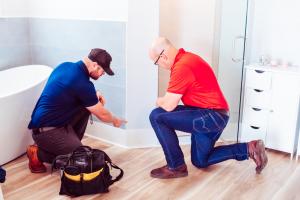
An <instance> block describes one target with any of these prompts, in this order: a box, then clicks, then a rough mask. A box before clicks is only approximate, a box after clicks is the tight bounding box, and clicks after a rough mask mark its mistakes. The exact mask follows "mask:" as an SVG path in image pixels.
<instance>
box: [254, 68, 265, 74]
mask: <svg viewBox="0 0 300 200" xmlns="http://www.w3.org/2000/svg"><path fill="white" fill-rule="evenodd" d="M254 71H256V72H257V73H260V74H261V73H264V72H265V71H263V70H258V69H256V70H254Z"/></svg>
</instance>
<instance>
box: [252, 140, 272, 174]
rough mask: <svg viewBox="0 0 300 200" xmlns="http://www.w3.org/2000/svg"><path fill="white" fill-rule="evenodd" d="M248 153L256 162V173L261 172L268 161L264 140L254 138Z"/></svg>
mask: <svg viewBox="0 0 300 200" xmlns="http://www.w3.org/2000/svg"><path fill="white" fill-rule="evenodd" d="M248 153H249V157H250V158H252V159H253V160H254V162H255V164H256V168H255V170H256V173H257V174H260V173H261V171H262V170H263V169H264V168H265V167H266V165H267V163H268V157H267V154H266V150H265V145H264V142H263V141H262V140H254V141H251V142H249V143H248Z"/></svg>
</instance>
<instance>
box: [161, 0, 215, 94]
mask: <svg viewBox="0 0 300 200" xmlns="http://www.w3.org/2000/svg"><path fill="white" fill-rule="evenodd" d="M215 4H216V0H209V1H207V0H160V35H162V36H165V37H167V38H169V39H170V40H171V42H173V43H174V44H175V46H177V47H179V48H180V47H183V48H184V49H185V50H187V51H191V52H193V53H196V54H198V55H200V56H201V57H202V58H204V59H205V60H206V61H207V62H208V63H209V64H212V63H213V47H214V34H215V32H214V28H215V27H214V26H215V10H216V7H215ZM168 80H169V72H168V71H165V70H162V69H160V70H159V95H160V96H161V95H163V94H164V92H165V90H166V87H167V83H168Z"/></svg>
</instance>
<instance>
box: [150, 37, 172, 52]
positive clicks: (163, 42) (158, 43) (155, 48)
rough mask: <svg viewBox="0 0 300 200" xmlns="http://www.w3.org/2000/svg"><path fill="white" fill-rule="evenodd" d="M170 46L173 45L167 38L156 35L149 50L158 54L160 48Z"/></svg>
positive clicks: (164, 48) (165, 48)
mask: <svg viewBox="0 0 300 200" xmlns="http://www.w3.org/2000/svg"><path fill="white" fill-rule="evenodd" d="M171 47H174V46H173V45H172V43H171V42H170V41H169V40H168V39H167V38H164V37H158V38H156V39H155V40H154V41H153V43H152V45H151V48H150V51H151V53H153V54H154V55H159V54H160V52H161V51H162V50H165V51H167V50H168V49H169V48H171Z"/></svg>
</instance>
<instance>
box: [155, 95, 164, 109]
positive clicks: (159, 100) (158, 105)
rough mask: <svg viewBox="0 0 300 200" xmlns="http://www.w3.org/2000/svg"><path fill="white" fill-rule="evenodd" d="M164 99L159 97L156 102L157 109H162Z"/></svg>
mask: <svg viewBox="0 0 300 200" xmlns="http://www.w3.org/2000/svg"><path fill="white" fill-rule="evenodd" d="M162 101H163V98H162V97H158V98H157V100H156V106H157V107H161V106H162V104H163V102H162Z"/></svg>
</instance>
